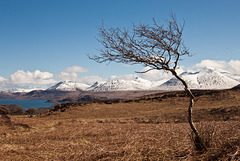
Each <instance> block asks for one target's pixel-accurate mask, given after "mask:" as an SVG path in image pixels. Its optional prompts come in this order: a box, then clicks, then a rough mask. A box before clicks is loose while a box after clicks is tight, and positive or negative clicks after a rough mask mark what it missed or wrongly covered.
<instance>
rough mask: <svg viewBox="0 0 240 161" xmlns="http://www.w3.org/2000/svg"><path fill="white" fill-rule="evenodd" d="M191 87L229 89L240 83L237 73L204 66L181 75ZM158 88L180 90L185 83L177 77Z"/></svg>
mask: <svg viewBox="0 0 240 161" xmlns="http://www.w3.org/2000/svg"><path fill="white" fill-rule="evenodd" d="M180 76H181V77H182V79H183V80H185V81H186V82H187V84H188V86H189V87H190V88H191V89H228V88H232V87H234V86H236V85H238V84H239V83H240V81H238V80H237V79H236V78H238V77H237V75H232V74H230V73H227V74H226V73H224V72H223V71H222V72H218V71H216V70H213V69H210V68H203V69H202V70H200V71H199V72H195V73H187V72H185V73H182V74H181V75H180ZM157 89H161V90H180V89H184V87H183V84H182V83H181V82H180V81H179V80H177V79H176V78H172V79H170V80H169V81H167V82H165V83H163V84H162V85H160V86H159V87H157Z"/></svg>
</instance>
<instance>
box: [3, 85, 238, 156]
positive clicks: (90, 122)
mask: <svg viewBox="0 0 240 161" xmlns="http://www.w3.org/2000/svg"><path fill="white" fill-rule="evenodd" d="M195 94H196V95H197V97H196V99H197V102H196V106H195V110H194V120H195V121H197V123H196V125H197V127H198V129H199V131H200V134H201V135H202V136H203V137H204V138H205V145H206V147H207V148H206V151H204V152H198V151H196V150H195V147H194V145H193V143H192V138H193V137H192V135H191V133H190V132H191V130H190V128H189V125H188V124H187V120H186V104H187V101H188V99H187V98H186V97H185V96H184V94H182V93H181V92H172V93H167V94H157V95H150V96H144V97H141V98H136V99H131V100H120V101H119V100H118V101H116V100H115V101H105V102H104V101H102V102H101V101H100V102H88V103H84V104H83V103H81V104H71V103H70V104H68V105H67V106H64V108H59V110H57V109H55V110H52V111H50V112H48V113H46V114H42V115H38V116H36V117H31V118H30V117H29V116H27V115H14V116H10V115H2V116H1V117H0V129H1V131H0V158H1V159H2V160H231V159H232V160H238V159H240V149H239V147H240V136H239V134H240V105H239V102H240V96H239V90H227V91H221V92H211V91H205V92H197V93H196V92H195Z"/></svg>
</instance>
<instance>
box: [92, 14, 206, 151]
mask: <svg viewBox="0 0 240 161" xmlns="http://www.w3.org/2000/svg"><path fill="white" fill-rule="evenodd" d="M183 29H184V23H183V24H180V23H178V22H177V19H176V16H175V15H174V14H172V13H170V19H169V20H167V21H166V22H165V24H162V23H158V22H157V21H156V20H155V19H153V25H145V24H139V25H137V26H135V25H133V28H132V29H131V31H129V30H127V29H125V28H123V29H121V28H105V27H104V25H102V26H100V27H98V30H99V37H98V41H99V42H100V43H101V44H102V46H103V48H102V49H99V52H100V54H99V55H94V56H89V58H90V59H93V60H95V61H96V62H98V63H103V62H112V61H114V62H117V63H125V64H143V65H144V66H146V67H150V69H149V70H146V71H143V72H139V73H145V72H148V71H150V70H164V71H168V72H171V73H172V74H173V75H174V76H175V77H176V78H177V79H178V80H179V81H181V82H182V84H183V85H184V87H185V91H186V93H187V94H188V96H189V107H188V122H189V124H190V127H191V129H192V131H193V133H194V135H195V141H196V143H197V144H199V145H197V146H199V147H198V148H200V149H202V143H201V138H200V136H199V132H198V130H197V129H196V127H195V125H194V123H193V120H192V107H193V104H194V95H193V94H192V92H191V90H190V89H189V87H188V85H187V83H186V81H185V80H183V79H182V78H181V77H180V76H179V75H178V74H177V72H176V69H177V68H178V62H179V61H180V60H181V58H182V57H183V56H185V55H187V56H190V53H189V49H188V48H187V47H186V46H185V45H184V41H183V40H182V34H183Z"/></svg>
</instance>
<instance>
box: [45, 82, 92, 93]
mask: <svg viewBox="0 0 240 161" xmlns="http://www.w3.org/2000/svg"><path fill="white" fill-rule="evenodd" d="M87 88H89V85H87V84H84V83H79V82H73V81H63V82H59V83H58V84H56V85H54V86H52V87H50V88H48V89H47V91H77V90H86V89H87Z"/></svg>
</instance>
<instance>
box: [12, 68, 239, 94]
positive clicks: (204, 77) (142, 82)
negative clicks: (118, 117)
mask: <svg viewBox="0 0 240 161" xmlns="http://www.w3.org/2000/svg"><path fill="white" fill-rule="evenodd" d="M180 76H181V77H182V78H183V79H184V80H185V81H186V82H187V84H188V85H189V87H190V88H191V89H227V88H232V87H235V86H237V85H239V84H240V75H237V74H231V73H229V72H227V71H223V70H214V69H211V68H204V69H201V70H200V71H198V72H194V73H190V72H184V73H182V74H181V75H180ZM183 89H184V87H183V85H182V83H181V82H180V81H179V80H178V79H176V78H174V77H173V78H171V79H165V80H159V81H149V80H146V79H143V78H140V77H135V78H134V79H118V80H110V81H104V82H96V83H94V84H93V85H91V86H90V85H87V84H84V83H79V82H73V81H63V82H60V83H58V84H56V85H54V86H52V87H50V88H48V89H47V90H46V91H53V92H54V91H127V90H129V91H131V90H132V91H134V90H183ZM29 91H30V90H27V91H26V90H22V89H12V90H9V91H8V92H12V93H14V92H29Z"/></svg>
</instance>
